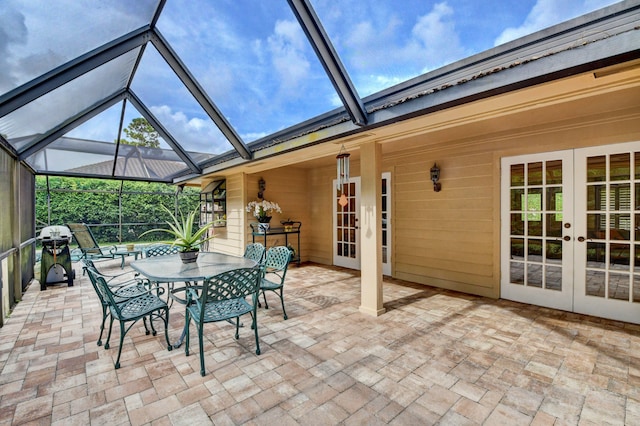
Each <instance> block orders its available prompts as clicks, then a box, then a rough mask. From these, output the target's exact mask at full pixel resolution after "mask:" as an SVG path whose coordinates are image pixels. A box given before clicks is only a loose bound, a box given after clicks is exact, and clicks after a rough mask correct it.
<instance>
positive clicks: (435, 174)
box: [431, 163, 441, 192]
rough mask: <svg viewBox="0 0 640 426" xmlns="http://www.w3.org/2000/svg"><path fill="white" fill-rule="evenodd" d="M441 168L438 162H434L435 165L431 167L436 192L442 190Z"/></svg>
mask: <svg viewBox="0 0 640 426" xmlns="http://www.w3.org/2000/svg"><path fill="white" fill-rule="evenodd" d="M439 180H440V168H439V167H438V165H437V164H436V163H433V167H432V168H431V182H433V190H434V191H435V192H440V189H441V186H440V182H438V181H439Z"/></svg>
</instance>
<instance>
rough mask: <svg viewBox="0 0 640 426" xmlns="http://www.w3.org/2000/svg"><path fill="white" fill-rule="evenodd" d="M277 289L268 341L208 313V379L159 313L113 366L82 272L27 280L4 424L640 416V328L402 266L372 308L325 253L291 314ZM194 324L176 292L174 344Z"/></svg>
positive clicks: (265, 313) (306, 277)
mask: <svg viewBox="0 0 640 426" xmlns="http://www.w3.org/2000/svg"><path fill="white" fill-rule="evenodd" d="M78 266H79V265H76V268H77V267H78ZM100 267H101V268H105V267H111V268H114V269H113V270H114V271H119V262H116V263H114V264H106V263H105V264H101V265H100ZM267 297H268V300H269V302H270V303H269V309H268V310H266V309H264V308H262V309H260V310H259V313H258V321H259V332H260V342H261V349H262V354H261V355H259V356H257V355H255V342H254V336H253V332H252V331H251V329H250V328H249V327H245V328H243V329H241V332H240V339H239V340H235V339H234V337H233V327H232V326H231V325H229V324H226V323H222V324H209V325H208V326H207V328H206V333H205V334H206V336H205V350H206V369H207V375H206V376H205V377H201V376H200V367H199V358H198V346H197V340H195V341H192V343H191V355H190V356H188V357H187V356H185V353H184V348H178V349H174V350H173V351H171V352H169V351H167V348H166V345H165V344H164V343H163V341H164V339H163V336H162V335H163V333H162V328H161V327H162V324H161V323H158V324H156V325H157V326H158V327H159V328H160V330H159V333H158V335H157V336H152V335H145V333H144V327H143V325H142V323H140V324H136V326H135V327H134V329H132V330H131V331H130V332H129V333H128V334H127V336H126V338H125V343H124V347H123V355H122V359H121V364H122V367H121V368H120V369H119V370H115V369H114V365H113V362H114V358H115V356H116V354H117V344H118V338H119V334H118V329H117V327H115V328H114V336H112V346H111V348H110V349H109V350H106V349H104V347H102V346H97V345H96V341H97V337H98V332H99V325H100V319H101V316H102V314H101V309H100V306H99V303H98V299H97V297H96V296H95V294H94V290H93V287H92V286H91V284H90V282H89V280H88V278H87V277H83V276H82V273H81V272H80V271H79V270H78V271H77V272H76V280H75V285H74V286H73V287H66V286H64V285H56V286H49V287H48V289H47V290H45V291H40V288H39V285H31V287H30V288H29V290H28V291H27V293H26V294H25V296H24V300H22V301H21V302H20V303H19V304H18V305H17V307H16V309H15V310H14V312H13V313H12V315H11V317H10V318H8V320H7V321H6V323H5V326H4V327H3V328H1V329H0V425H9V424H11V425H20V424H54V425H73V424H78V425H88V424H92V425H101V424H109V425H121V424H122V425H129V424H132V425H146V424H150V425H206V424H215V425H237V424H249V425H265V424H274V423H277V424H278V425H279V426H285V425H298V424H303V425H334V424H344V425H377V424H394V425H428V424H443V425H480V424H486V425H494V424H504V425H574V424H580V425H602V424H614V425H623V424H627V425H638V424H640V326H637V325H632V324H627V323H621V322H615V321H609V320H604V319H600V318H594V317H589V316H583V315H577V314H572V313H567V312H561V311H555V310H551V309H545V308H540V307H535V306H529V305H524V304H519V303H514V302H509V301H504V300H491V299H487V298H482V297H476V296H471V295H466V294H461V293H456V292H451V291H446V290H440V289H436V288H431V287H427V286H422V285H416V284H412V283H408V282H404V281H400V280H395V279H385V284H384V302H385V308H386V310H387V312H386V313H385V314H384V315H382V316H380V317H370V316H366V315H364V314H361V313H360V312H359V310H358V306H359V303H360V277H359V274H358V272H357V271H351V270H347V269H342V268H335V267H326V266H321V265H316V264H303V265H302V266H301V267H295V266H292V267H291V268H290V269H289V273H288V275H287V284H286V289H285V303H286V308H287V313H288V315H289V319H288V320H286V321H284V320H283V318H282V310H281V308H280V304H279V300H278V299H277V297H275V295H273V294H269V295H268V296H267ZM245 322H248V317H247V319H246V320H245ZM183 323H184V313H183V308H182V307H181V306H179V305H174V306H173V307H172V308H171V318H170V328H169V331H170V336H171V339H172V341H173V340H174V339H175V338H177V336H178V335H179V334H180V330H181V327H182V325H183ZM116 325H117V324H116ZM194 331H195V330H194Z"/></svg>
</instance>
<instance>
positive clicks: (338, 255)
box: [332, 176, 360, 270]
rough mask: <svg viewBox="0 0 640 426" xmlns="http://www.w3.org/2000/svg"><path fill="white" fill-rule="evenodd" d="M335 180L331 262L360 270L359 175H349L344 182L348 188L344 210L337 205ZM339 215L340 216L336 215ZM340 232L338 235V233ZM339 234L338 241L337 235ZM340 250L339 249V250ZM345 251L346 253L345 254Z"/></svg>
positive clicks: (338, 193)
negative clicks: (347, 179)
mask: <svg viewBox="0 0 640 426" xmlns="http://www.w3.org/2000/svg"><path fill="white" fill-rule="evenodd" d="M337 183H338V182H337V180H335V179H334V181H333V187H332V188H333V192H332V193H333V210H332V212H333V213H332V216H333V232H332V234H333V238H332V241H333V246H332V247H333V250H332V251H333V264H334V265H336V266H342V267H344V268H350V269H358V270H360V226H359V216H360V176H356V177H351V178H350V179H349V182H348V183H346V184H344V185H345V186H348V187H349V188H350V190H349V191H346V195H347V201H348V204H347V205H346V206H345V212H344V213H339V210H338V209H340V211H342V207H340V206H339V205H338V200H339V198H340V191H338V190H337V189H336V188H337ZM339 215H340V216H341V217H340V218H339V217H338V216H339ZM339 234H340V235H339ZM339 236H340V238H341V239H340V241H338V237H339ZM338 245H340V247H338ZM340 250H341V251H340ZM345 253H346V254H347V255H346V256H345Z"/></svg>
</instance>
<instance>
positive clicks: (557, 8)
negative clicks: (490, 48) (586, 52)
mask: <svg viewBox="0 0 640 426" xmlns="http://www.w3.org/2000/svg"><path fill="white" fill-rule="evenodd" d="M613 3H617V1H616V0H563V1H557V0H538V1H537V2H536V4H535V5H534V6H533V8H531V11H530V12H529V14H528V15H527V17H526V18H525V20H524V22H523V23H522V24H521V25H520V26H518V27H510V28H507V29H505V30H504V31H503V32H502V34H500V35H499V36H498V37H497V38H496V40H495V43H494V45H495V46H498V45H500V44H504V43H506V42H508V41H511V40H515V39H517V38H520V37H523V36H526V35H528V34H532V33H534V32H536V31H539V30H542V29H544V28H547V27H550V26H552V25H555V24H558V23H560V22H563V21H566V20H568V19H571V18H575V17H577V16H580V15H584V14H585V13H588V12H591V11H593V10H596V9H599V8H601V7H605V6H607V5H610V4H613Z"/></svg>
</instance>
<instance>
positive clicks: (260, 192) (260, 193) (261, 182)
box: [258, 178, 267, 200]
mask: <svg viewBox="0 0 640 426" xmlns="http://www.w3.org/2000/svg"><path fill="white" fill-rule="evenodd" d="M266 188H267V183H266V182H265V181H264V179H262V178H260V180H259V181H258V198H259V199H261V200H262V199H263V198H264V191H265V189H266Z"/></svg>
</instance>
